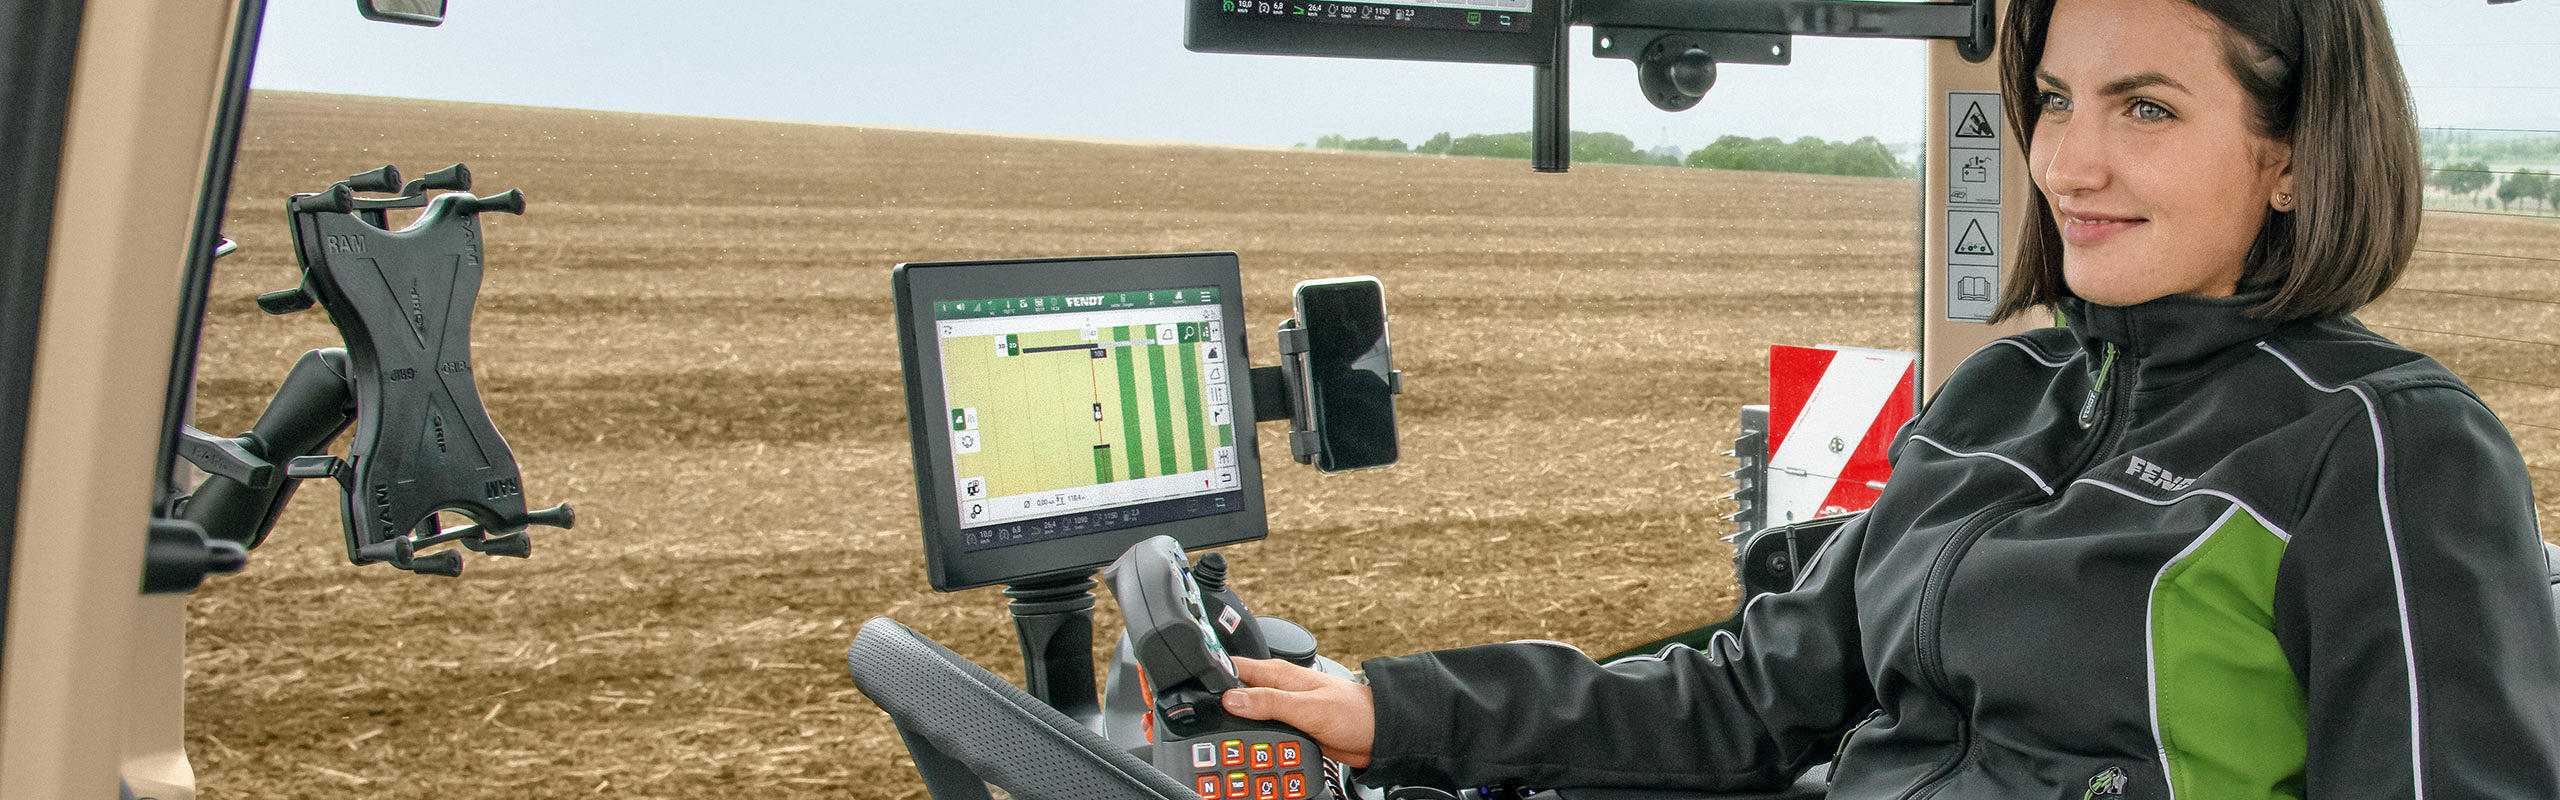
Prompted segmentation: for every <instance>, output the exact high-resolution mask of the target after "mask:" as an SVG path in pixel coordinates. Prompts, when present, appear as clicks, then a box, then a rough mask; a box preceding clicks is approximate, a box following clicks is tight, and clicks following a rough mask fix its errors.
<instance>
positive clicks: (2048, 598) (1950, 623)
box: [1364, 296, 2560, 800]
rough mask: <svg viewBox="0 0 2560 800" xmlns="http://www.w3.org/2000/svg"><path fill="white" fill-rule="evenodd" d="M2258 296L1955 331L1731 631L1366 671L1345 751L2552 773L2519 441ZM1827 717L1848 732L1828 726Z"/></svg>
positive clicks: (1766, 771)
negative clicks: (1824, 528)
mask: <svg viewBox="0 0 2560 800" xmlns="http://www.w3.org/2000/svg"><path fill="white" fill-rule="evenodd" d="M2263 299H2264V297H2263V296H2249V297H2239V298H2224V299H2201V298H2192V297H2172V298H2165V299H2161V300H2155V301H2152V302H2150V303H2145V304H2142V305H2138V306H2131V307H2123V308H2109V307H2103V306H2095V305H2092V304H2086V303H2080V302H2077V301H2069V302H2068V304H2067V306H2066V308H2065V316H2066V317H2067V318H2068V319H2069V320H2070V326H2069V327H2068V328H2067V329H2064V328H2056V329H2048V330H2042V331H2036V332H2033V333H2029V334H2026V335H2022V336H2017V337H2012V338H2009V339H2004V340H2001V341H2000V342H1997V343H1995V344H1993V345H1991V346H1989V347H1986V348H1984V349H1983V350H1981V351H1980V352H1978V353H1976V354H1974V355H1973V356H1972V357H1971V358H1970V359H1968V360H1967V361H1966V362H1965V363H1964V365H1963V366H1962V367H1961V368H1959V369H1958V370H1957V371H1956V373H1955V374H1954V375H1953V376H1952V377H1951V378H1950V379H1949V380H1948V382H1947V383H1946V385H1945V386H1944V387H1943V388H1942V389H1941V390H1940V391H1939V393H1938V395H1937V396H1936V398H1935V399H1934V400H1933V401H1932V402H1931V403H1930V405H1929V407H1928V410H1927V411H1926V412H1925V413H1923V414H1922V415H1921V416H1920V417H1919V418H1918V419H1916V420H1914V421H1913V422H1912V424H1911V425H1909V426H1908V427H1906V428H1905V429H1904V430H1903V431H1902V433H1901V434H1900V436H1899V437H1898V441H1897V442H1896V443H1895V450H1894V452H1893V458H1894V473H1893V479H1892V481H1891V482H1890V486H1889V488H1887V489H1886V490H1885V492H1884V495H1883V497H1882V499H1880V500H1879V501H1878V502H1877V503H1876V505H1875V507H1874V509H1873V510H1871V511H1870V512H1869V513H1868V514H1867V516H1866V517H1865V518H1864V519H1863V520H1860V521H1859V522H1856V523H1852V524H1851V525H1849V526H1847V527H1846V528H1844V529H1843V530H1842V531H1841V533H1840V534H1839V535H1837V536H1836V537H1834V539H1833V540H1832V541H1831V542H1830V544H1829V545H1827V547H1826V548H1825V549H1824V550H1823V551H1821V552H1820V553H1819V554H1818V555H1817V556H1815V557H1814V558H1813V559H1812V560H1811V564H1810V566H1809V568H1808V570H1807V571H1806V574H1805V577H1804V579H1803V580H1802V582H1801V583H1799V585H1798V586H1797V587H1796V588H1795V589H1794V590H1793V591H1788V592H1783V593H1777V594H1767V595H1762V596H1760V597H1757V598H1753V599H1752V600H1751V601H1750V603H1749V605H1748V606H1747V608H1746V609H1745V611H1744V612H1743V614H1742V625H1741V628H1740V630H1741V633H1740V635H1738V636H1719V638H1718V639H1716V640H1715V641H1714V642H1713V644H1712V645H1711V646H1710V647H1709V648H1708V649H1707V651H1704V652H1702V651H1699V650H1693V649H1689V648H1685V647H1677V648H1673V649H1671V650H1669V651H1666V652H1664V653H1662V654H1660V655H1659V656H1656V657H1650V658H1641V659H1633V660H1629V661H1622V662H1618V663H1615V664H1612V665H1609V666H1606V667H1603V666H1600V665H1596V664H1594V663H1592V662H1591V661H1590V660H1589V659H1588V658H1585V657H1583V656H1582V655H1581V654H1579V653H1577V652H1574V651H1572V650H1570V649H1567V648H1562V647H1554V646H1545V645H1538V644H1512V645H1495V646H1490V647H1479V648H1468V649H1462V650H1452V651H1444V652H1437V653H1425V654H1422V655H1417V656H1409V657H1403V658H1392V659H1380V660H1376V661H1371V662H1369V663H1368V664H1367V665H1366V671H1367V675H1368V680H1369V681H1370V683H1371V684H1372V685H1373V687H1374V689H1375V696H1376V698H1377V702H1378V717H1377V723H1378V731H1377V750H1376V752H1375V754H1374V762H1373V765H1372V766H1371V768H1370V770H1369V772H1368V773H1367V777H1366V778H1364V780H1367V781H1371V782H1376V783H1381V784H1392V783H1422V784H1439V785H1476V784H1480V783H1489V782H1492V781H1495V780H1499V779H1515V780H1518V781H1521V782H1522V783H1525V784H1527V785H1531V786H1548V787H1566V786H1659V787H1688V788H1698V789H1740V788H1748V787H1758V786H1769V785H1774V784H1783V783H1785V782H1786V781H1788V780H1789V779H1791V778H1792V777H1794V776H1796V775H1797V774H1799V773H1801V772H1803V771H1804V770H1806V769H1807V768H1809V767H1811V766H1812V765H1816V764H1819V763H1821V762H1824V761H1834V762H1835V763H1834V765H1833V766H1832V767H1831V769H1832V770H1834V772H1833V773H1832V793H1831V797H1832V798H1834V799H1835V800H1864V799H1865V798H1925V797H1937V798H1963V799H1965V800H1971V799H1972V798H2004V799H2006V798H2070V799H2072V800H2079V799H2080V798H2084V797H2105V798H2125V799H2127V800H2130V799H2132V798H2171V797H2176V798H2189V799H2191V800H2219V799H2222V798H2260V797H2295V798H2300V797H2311V798H2320V799H2321V800H2334V799H2336V798H2475V797H2476V798H2525V797H2533V798H2552V797H2560V632H2556V631H2560V628H2556V627H2555V626H2556V625H2560V623H2555V620H2554V610H2553V602H2552V595H2551V593H2550V590H2549V587H2548V584H2547V577H2546V573H2545V571H2544V567H2543V562H2542V558H2541V554H2540V547H2541V540H2540V533H2539V531H2538V529H2537V524H2536V522H2535V515H2534V507H2533V501H2532V498H2531V486H2530V484H2529V483H2528V482H2527V480H2526V474H2525V466H2524V463H2523V461H2522V459H2521V458H2520V456H2519V455H2518V453H2517V451H2516V447H2515V445H2514V443H2513V440H2512V439H2510V438H2509V436H2508V434H2507V431H2506V429H2505V428H2504V427H2503V426H2501V425H2500V424H2499V423H2498V421H2497V419H2496V418H2495V417H2494V416H2492V415H2491V414H2490V412H2489V410H2488V409H2487V408H2486V407H2484V406H2483V405H2482V404H2481V403H2480V401H2479V399H2478V398H2477V397H2475V396H2474V395H2473V394H2472V393H2471V391H2470V390H2469V389H2468V388H2467V387H2465V386H2464V385H2463V384H2462V383H2461V382H2460V381H2458V380H2456V379H2455V378H2454V377H2453V376H2452V375H2451V374H2450V373H2449V372H2447V371H2446V370H2445V368H2444V367H2443V366H2441V365H2439V364H2437V363H2436V362H2435V361H2433V360H2431V359H2428V358H2426V357H2424V356H2421V355H2419V354H2417V353H2414V352H2411V351H2409V350H2407V349H2404V348H2401V347H2399V346H2397V345H2394V344H2392V343H2391V342H2389V341H2387V340H2385V339H2383V338H2382V337H2380V336H2377V335H2375V334H2373V333H2372V332H2371V331H2368V330H2366V329H2365V328H2364V327H2363V326H2362V325H2360V324H2358V323H2356V322H2355V321H2353V320H2351V319H2338V318H2332V319H2316V320H2303V321H2295V322H2288V323H2282V324H2278V323H2272V322H2266V321H2262V320H2257V319H2253V318H2250V317H2249V316H2247V315H2246V314H2245V313H2244V310H2245V309H2246V308H2248V307H2249V306H2251V305H2252V304H2254V303H2255V302H2257V301H2260V300H2263ZM1844 736H1845V738H1844Z"/></svg>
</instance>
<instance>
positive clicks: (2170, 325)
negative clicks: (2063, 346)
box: [2062, 291, 2283, 385]
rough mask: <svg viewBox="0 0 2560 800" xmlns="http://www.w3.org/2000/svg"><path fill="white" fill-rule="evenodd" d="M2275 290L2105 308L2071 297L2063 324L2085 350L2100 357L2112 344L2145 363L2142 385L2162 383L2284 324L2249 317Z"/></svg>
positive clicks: (2170, 298) (2065, 301) (2064, 304)
mask: <svg viewBox="0 0 2560 800" xmlns="http://www.w3.org/2000/svg"><path fill="white" fill-rule="evenodd" d="M2272 296H2274V292H2272V291H2264V292H2251V293H2248V294H2240V295H2233V296H2230V297H2194V296H2190V295H2170V296H2167V297H2162V298H2159V299H2157V300H2152V301H2149V302H2145V303H2137V304H2134V305H2129V306H2104V305H2099V304H2097V303H2092V302H2089V301H2087V300H2082V299H2080V298H2077V297H2066V298H2063V300H2062V317H2063V321H2064V324H2066V325H2068V326H2069V327H2070V329H2071V335H2072V338H2075V339H2078V340H2079V341H2080V347H2081V349H2082V350H2083V351H2085V352H2087V353H2089V354H2090V358H2092V359H2095V358H2098V357H2099V356H2098V355H2097V354H2098V353H2101V352H2104V351H2105V347H2106V345H2107V344H2114V345H2115V346H2116V349H2117V352H2118V355H2119V356H2120V357H2121V356H2124V355H2131V356H2133V357H2134V358H2135V359H2136V360H2137V361H2138V363H2140V364H2141V366H2142V372H2143V373H2144V379H2143V381H2142V382H2143V383H2145V384H2154V385H2156V384H2158V383H2160V382H2162V381H2164V380H2168V379H2171V378H2172V377H2173V375H2174V374H2176V373H2179V372H2183V370H2179V369H2177V368H2179V367H2183V366H2189V365H2198V364H2200V363H2201V362H2204V361H2206V360H2208V359H2210V358H2212V357H2213V356H2214V355H2215V354H2218V353H2221V352H2223V351H2226V350H2229V349H2230V348H2231V347H2232V346H2234V345H2239V344H2243V343H2246V342H2251V341H2255V340H2257V339H2258V338H2260V337H2263V336H2266V335H2267V334H2268V333H2271V332H2273V331H2275V329H2276V327H2277V326H2278V325H2281V324H2283V323H2280V322H2277V321H2274V320H2268V319H2261V318H2258V317H2254V316H2250V315H2249V309H2251V308H2254V307H2256V306H2257V305H2258V304H2260V303H2264V302H2266V300H2267V298H2269V297H2272Z"/></svg>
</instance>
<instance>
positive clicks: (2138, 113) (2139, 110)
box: [2129, 100, 2177, 122]
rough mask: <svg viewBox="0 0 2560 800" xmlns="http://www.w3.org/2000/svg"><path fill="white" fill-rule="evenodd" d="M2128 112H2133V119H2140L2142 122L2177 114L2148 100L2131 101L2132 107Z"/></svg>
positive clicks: (2156, 120)
mask: <svg viewBox="0 0 2560 800" xmlns="http://www.w3.org/2000/svg"><path fill="white" fill-rule="evenodd" d="M2129 113H2131V114H2133V118H2134V119H2138V120H2142V121H2144V122H2158V121H2160V120H2164V119H2169V118H2171V117H2175V116H2177V115H2175V114H2171V113H2169V109H2168V108H2166V107H2164V106H2162V105H2160V104H2158V103H2154V102H2151V101H2149V100H2136V101H2133V108H2132V109H2130V110H2129Z"/></svg>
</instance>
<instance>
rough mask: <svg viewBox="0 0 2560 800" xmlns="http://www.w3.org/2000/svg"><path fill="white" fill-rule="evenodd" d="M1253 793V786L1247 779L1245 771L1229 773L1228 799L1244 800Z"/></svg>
mask: <svg viewBox="0 0 2560 800" xmlns="http://www.w3.org/2000/svg"><path fill="white" fill-rule="evenodd" d="M1252 794H1253V787H1252V785H1251V784H1250V783H1247V782H1246V781H1245V777H1244V773H1241V772H1230V773H1227V800H1244V799H1245V798H1246V797H1248V796H1250V795H1252Z"/></svg>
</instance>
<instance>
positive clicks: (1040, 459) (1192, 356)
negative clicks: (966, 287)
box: [942, 291, 1236, 513]
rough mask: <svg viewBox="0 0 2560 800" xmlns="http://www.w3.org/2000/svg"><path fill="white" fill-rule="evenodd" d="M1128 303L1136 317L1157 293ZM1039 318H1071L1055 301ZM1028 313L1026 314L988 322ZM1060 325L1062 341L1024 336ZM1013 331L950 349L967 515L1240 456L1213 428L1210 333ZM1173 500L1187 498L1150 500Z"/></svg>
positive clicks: (1154, 328)
mask: <svg viewBox="0 0 2560 800" xmlns="http://www.w3.org/2000/svg"><path fill="white" fill-rule="evenodd" d="M1153 294H1154V295H1155V296H1156V297H1157V298H1158V299H1159V300H1161V301H1164V304H1170V303H1171V302H1175V301H1173V299H1172V295H1173V292H1171V291H1166V292H1157V293H1153ZM1130 296H1131V297H1132V298H1135V299H1133V300H1132V301H1131V302H1132V304H1133V305H1134V304H1140V303H1143V302H1145V301H1144V298H1146V297H1148V296H1149V293H1141V292H1132V293H1130ZM1104 297H1107V298H1109V299H1110V300H1111V301H1112V302H1115V303H1116V302H1118V301H1119V298H1120V296H1119V295H1105V296H1104ZM1196 297H1197V295H1196V294H1189V293H1186V296H1185V297H1184V298H1183V299H1184V301H1188V302H1198V301H1197V300H1196ZM960 305H972V306H973V307H974V306H975V305H977V304H960ZM1031 306H1032V309H1033V313H1038V311H1039V310H1043V309H1048V310H1051V312H1052V315H1053V316H1064V315H1058V314H1057V313H1056V312H1055V311H1054V309H1055V305H1053V304H1052V303H1051V302H1049V301H1043V300H1039V299H1033V300H1032V301H1031ZM1019 308H1020V304H1019V302H1017V303H1016V305H1015V306H1014V307H1013V309H1002V308H1000V309H999V310H996V311H994V312H992V313H988V314H983V315H982V316H1006V315H1010V314H1012V313H1020V312H1019V310H1018V309H1019ZM967 313H975V312H967ZM1052 324H1054V325H1058V326H1060V327H1061V328H1063V329H1054V330H1036V329H1035V330H1028V331H1025V330H1021V329H1022V328H1036V327H1041V326H1047V325H1052ZM1088 326H1090V327H1088ZM1010 327H1011V328H1012V329H1011V330H1007V329H1006V328H1003V327H999V328H997V329H996V330H995V331H988V332H986V333H984V334H982V335H951V336H949V338H945V339H943V340H942V346H943V364H944V375H945V378H946V383H945V395H946V399H947V400H948V402H949V405H950V409H949V412H950V419H949V421H950V436H951V437H952V439H951V452H952V460H953V461H954V465H955V467H956V468H957V472H958V475H959V478H960V480H961V484H962V485H961V486H960V487H959V489H960V494H961V498H960V499H961V500H962V501H963V502H964V503H965V502H967V501H970V500H977V499H987V500H994V499H998V498H1008V497H1017V496H1021V495H1032V494H1039V493H1043V492H1049V491H1053V490H1062V489H1074V488H1080V487H1086V486H1097V485H1101V484H1109V483H1118V482H1126V481H1132V480H1138V479H1142V478H1156V477H1161V476H1166V475H1178V474H1187V473H1201V472H1208V471H1210V470H1214V469H1216V468H1217V466H1216V459H1215V458H1214V457H1213V449H1214V448H1218V447H1227V446H1232V445H1233V444H1234V442H1235V435H1236V434H1235V430H1234V428H1233V426H1230V425H1211V424H1209V422H1210V412H1211V409H1210V407H1209V403H1208V397H1209V394H1210V389H1209V387H1208V386H1207V384H1206V382H1205V381H1204V376H1206V375H1207V370H1208V367H1207V364H1206V362H1204V360H1203V354H1204V352H1205V351H1204V350H1203V345H1202V344H1201V341H1202V340H1203V339H1204V338H1205V337H1206V336H1207V334H1208V332H1209V326H1208V325H1206V324H1204V323H1201V322H1197V321H1191V322H1176V321H1167V322H1161V323H1153V324H1136V325H1094V324H1093V323H1091V322H1083V321H1079V320H1077V319H1075V318H1074V317H1073V316H1064V318H1061V319H1057V320H1056V321H1055V322H1054V323H1053V322H1049V321H1046V320H1043V321H1031V320H1025V321H1024V323H1023V324H1020V325H1014V326H1010ZM981 330H983V328H981ZM962 333H964V334H965V333H966V332H965V331H964V332H962ZM1173 362H1179V363H1173ZM1177 381H1178V382H1179V385H1178V386H1177V385H1176V382H1177ZM1213 429H1214V430H1213ZM1191 488H1192V489H1194V490H1196V489H1199V488H1203V487H1199V486H1194V487H1191ZM1163 490H1175V491H1178V490H1179V489H1177V488H1176V487H1174V486H1171V485H1166V486H1163V487H1160V488H1158V489H1151V490H1149V491H1163ZM1016 513H1018V512H1016Z"/></svg>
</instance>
